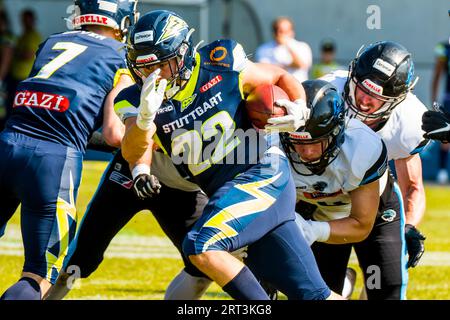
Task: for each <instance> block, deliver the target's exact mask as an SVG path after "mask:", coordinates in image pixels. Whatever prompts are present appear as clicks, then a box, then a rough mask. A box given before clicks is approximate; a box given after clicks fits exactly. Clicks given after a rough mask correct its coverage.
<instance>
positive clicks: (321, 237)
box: [295, 213, 330, 245]
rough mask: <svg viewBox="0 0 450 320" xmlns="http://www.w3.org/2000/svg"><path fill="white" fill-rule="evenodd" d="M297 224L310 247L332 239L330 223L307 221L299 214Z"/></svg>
mask: <svg viewBox="0 0 450 320" xmlns="http://www.w3.org/2000/svg"><path fill="white" fill-rule="evenodd" d="M295 223H297V226H299V227H300V231H301V232H302V234H303V237H304V238H305V240H306V242H307V243H308V245H312V244H313V243H314V242H316V241H319V242H324V241H327V240H328V238H329V237H330V224H329V223H328V222H321V221H312V220H305V219H303V217H302V216H301V215H300V214H298V213H297V214H296V217H295Z"/></svg>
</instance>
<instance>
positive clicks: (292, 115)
mask: <svg viewBox="0 0 450 320" xmlns="http://www.w3.org/2000/svg"><path fill="white" fill-rule="evenodd" d="M275 104H276V105H277V106H279V107H284V108H286V111H287V115H286V116H282V117H275V118H269V119H268V120H267V123H268V124H267V125H266V126H265V127H264V129H265V130H267V131H279V132H294V131H297V129H298V128H300V127H301V126H304V125H305V122H306V120H307V119H308V118H309V112H310V110H309V109H308V107H307V106H306V102H305V101H304V100H302V99H297V100H295V102H292V101H290V100H287V99H280V100H277V101H275Z"/></svg>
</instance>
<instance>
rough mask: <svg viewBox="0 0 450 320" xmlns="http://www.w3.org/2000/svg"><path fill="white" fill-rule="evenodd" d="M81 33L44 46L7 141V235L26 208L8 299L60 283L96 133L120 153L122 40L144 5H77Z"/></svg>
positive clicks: (3, 161)
mask: <svg viewBox="0 0 450 320" xmlns="http://www.w3.org/2000/svg"><path fill="white" fill-rule="evenodd" d="M75 5H76V7H77V12H79V15H77V16H76V17H75V18H74V21H73V25H74V27H75V29H76V30H74V31H69V32H64V33H60V34H55V35H52V36H50V37H49V38H48V39H47V40H46V41H44V42H43V43H42V44H41V45H40V47H39V49H38V51H37V53H36V60H35V63H34V65H33V69H32V71H31V73H30V76H29V78H28V79H26V80H24V81H23V82H21V83H20V84H19V86H18V88H17V92H16V96H15V99H14V105H13V113H12V115H11V117H10V118H9V120H8V121H7V123H6V127H5V130H4V131H3V132H2V133H1V134H0V192H1V201H0V234H3V232H4V229H5V227H6V223H7V221H8V220H9V218H11V216H12V215H13V213H14V212H15V210H16V208H17V207H18V205H19V203H21V204H22V207H21V229H22V237H23V243H24V248H25V263H24V267H23V270H22V277H21V278H20V280H19V281H18V282H16V283H15V284H14V285H12V286H11V287H10V288H9V289H8V290H6V292H5V293H4V294H3V295H2V297H1V298H2V299H26V300H28V299H29V300H37V299H41V298H42V297H43V296H44V294H45V293H46V291H47V290H48V288H49V287H50V286H51V284H52V283H54V282H55V280H56V278H57V276H58V273H59V271H60V269H61V266H62V262H63V260H64V257H65V256H66V254H67V252H68V250H69V246H70V245H71V243H72V241H73V238H74V234H75V230H76V222H77V216H76V209H75V201H76V197H77V192H78V187H79V184H80V179H81V169H82V160H83V155H84V153H85V149H86V145H87V143H88V140H89V138H90V137H91V135H92V134H93V132H94V131H95V130H96V129H98V128H99V127H100V126H101V125H103V134H104V137H105V140H106V141H107V142H108V143H110V144H112V145H119V144H120V138H121V134H122V133H123V130H124V127H123V125H122V124H121V123H120V121H118V119H117V117H116V116H115V115H114V111H113V108H112V106H113V101H114V98H115V96H116V95H117V93H118V92H119V91H120V90H122V89H123V88H125V87H127V86H129V85H131V84H132V83H133V81H132V79H131V77H130V76H129V72H128V71H127V66H126V62H125V47H124V44H123V43H122V42H121V40H122V39H123V38H124V36H125V33H126V31H127V29H128V28H129V27H130V26H131V25H132V24H134V23H135V21H136V20H137V17H138V15H137V11H136V6H137V0H121V1H118V0H103V1H87V0H76V1H75Z"/></svg>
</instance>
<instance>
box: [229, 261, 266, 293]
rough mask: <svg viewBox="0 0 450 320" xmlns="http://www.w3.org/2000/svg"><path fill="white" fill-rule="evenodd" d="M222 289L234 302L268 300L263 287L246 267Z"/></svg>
mask: <svg viewBox="0 0 450 320" xmlns="http://www.w3.org/2000/svg"><path fill="white" fill-rule="evenodd" d="M222 289H223V290H224V291H225V292H226V293H228V294H229V295H230V296H231V297H232V298H233V299H235V300H269V297H268V296H267V293H266V292H265V291H264V289H263V287H261V285H260V284H259V282H258V280H256V278H255V276H254V275H253V273H252V272H251V271H250V269H249V268H247V267H246V266H244V268H242V270H241V271H240V272H239V273H238V274H237V275H236V277H234V278H233V279H232V280H231V281H230V282H228V283H227V284H226V285H224V286H223V288H222Z"/></svg>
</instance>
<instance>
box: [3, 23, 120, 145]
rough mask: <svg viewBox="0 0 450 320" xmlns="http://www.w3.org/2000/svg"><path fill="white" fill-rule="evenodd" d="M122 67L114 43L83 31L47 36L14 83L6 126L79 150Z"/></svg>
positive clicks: (98, 123) (95, 124)
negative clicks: (27, 69)
mask: <svg viewBox="0 0 450 320" xmlns="http://www.w3.org/2000/svg"><path fill="white" fill-rule="evenodd" d="M125 69H126V61H125V48H124V45H123V44H122V43H120V42H119V41H116V40H114V39H112V38H107V37H104V36H101V35H98V34H95V33H91V32H86V31H70V32H65V33H60V34H55V35H52V36H50V37H49V38H48V39H47V40H46V41H45V42H43V43H42V44H41V45H40V47H39V49H38V51H37V53H36V60H35V62H34V65H33V69H32V71H31V73H30V76H29V78H28V79H26V80H24V81H22V82H21V83H20V84H19V86H18V87H17V92H16V96H15V99H14V105H13V113H12V116H11V118H10V119H9V120H8V122H7V125H6V127H7V128H8V129H9V130H14V131H16V132H20V133H23V134H26V135H28V136H30V137H33V138H36V139H41V140H47V141H52V142H56V143H59V144H62V145H64V146H68V147H72V148H75V149H77V150H79V151H81V152H84V151H85V149H86V144H87V141H88V140H89V138H90V136H91V135H92V133H93V132H94V131H95V130H96V129H98V128H99V127H100V126H101V124H102V117H103V108H102V107H103V103H104V100H105V98H106V96H107V95H108V93H109V92H110V91H111V89H112V88H113V87H114V83H115V80H117V79H118V76H119V75H120V74H121V73H123V72H124V70H125Z"/></svg>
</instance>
